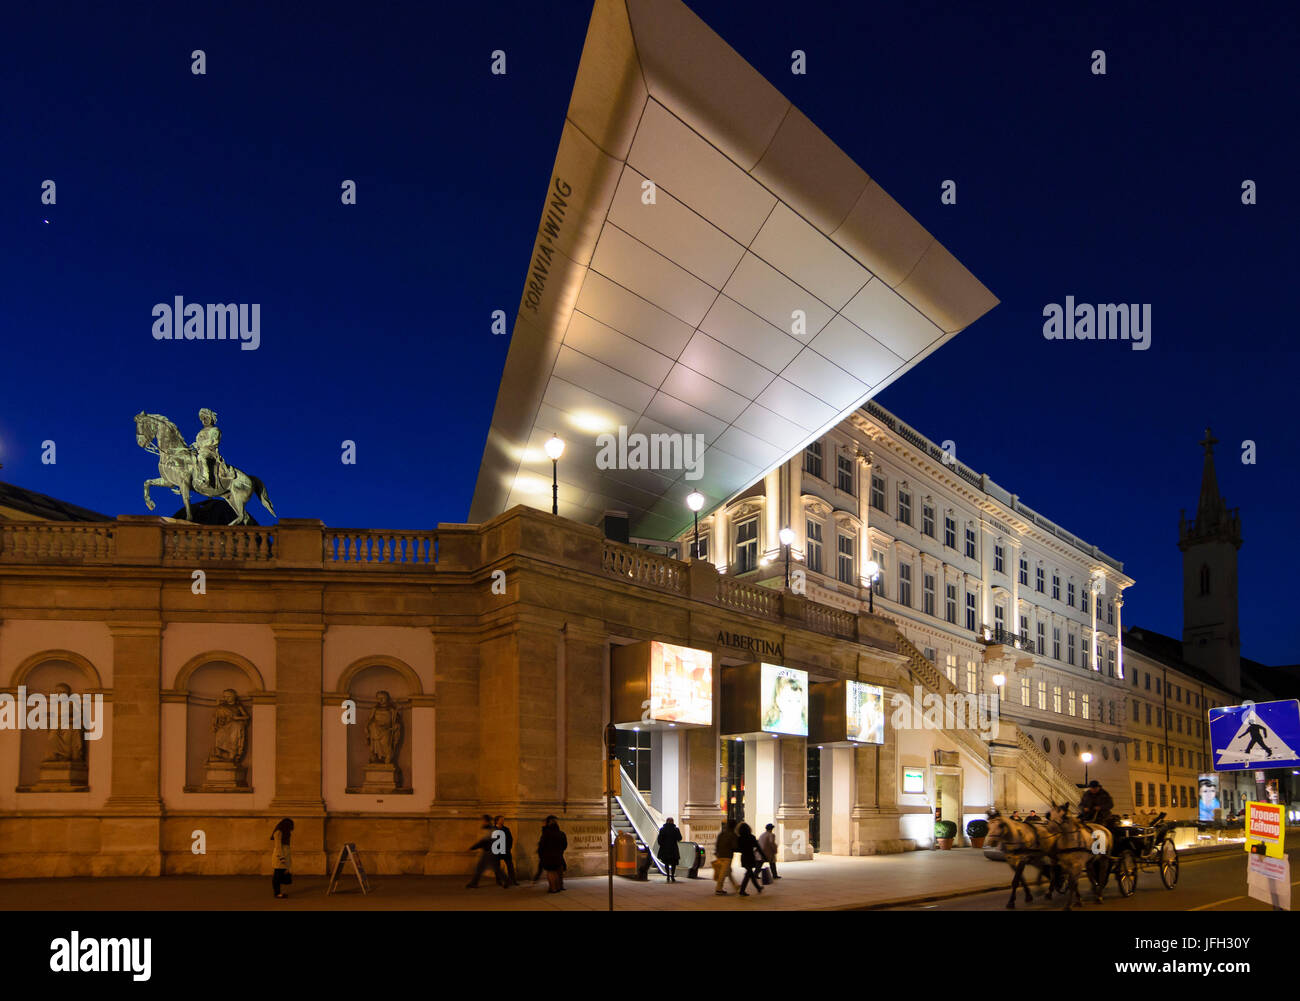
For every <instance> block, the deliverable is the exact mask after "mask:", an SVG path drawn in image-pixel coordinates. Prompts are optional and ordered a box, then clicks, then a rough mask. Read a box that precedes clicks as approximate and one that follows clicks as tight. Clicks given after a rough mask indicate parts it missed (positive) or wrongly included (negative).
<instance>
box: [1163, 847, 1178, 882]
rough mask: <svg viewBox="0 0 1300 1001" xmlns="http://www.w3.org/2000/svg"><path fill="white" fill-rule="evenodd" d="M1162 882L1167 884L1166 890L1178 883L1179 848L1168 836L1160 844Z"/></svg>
mask: <svg viewBox="0 0 1300 1001" xmlns="http://www.w3.org/2000/svg"><path fill="white" fill-rule="evenodd" d="M1160 882H1162V883H1164V884H1165V889H1166V890H1172V889H1173V888H1174V887H1175V886H1176V885H1178V849H1177V848H1175V847H1174V843H1173V841H1172V840H1170V839H1168V838H1166V839H1165V842H1164V844H1162V845H1161V846H1160Z"/></svg>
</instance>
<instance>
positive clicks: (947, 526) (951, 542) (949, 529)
mask: <svg viewBox="0 0 1300 1001" xmlns="http://www.w3.org/2000/svg"><path fill="white" fill-rule="evenodd" d="M943 544H944V545H945V546H947V547H948V548H949V549H956V548H957V522H956V521H954V520H953V519H952V518H951V517H949V516H948V515H944V518H943Z"/></svg>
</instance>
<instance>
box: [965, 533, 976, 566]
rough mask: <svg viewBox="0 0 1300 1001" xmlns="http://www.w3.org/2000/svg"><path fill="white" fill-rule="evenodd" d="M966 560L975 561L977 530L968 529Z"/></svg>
mask: <svg viewBox="0 0 1300 1001" xmlns="http://www.w3.org/2000/svg"><path fill="white" fill-rule="evenodd" d="M966 558H967V559H970V560H973V559H975V529H973V528H968V529H966Z"/></svg>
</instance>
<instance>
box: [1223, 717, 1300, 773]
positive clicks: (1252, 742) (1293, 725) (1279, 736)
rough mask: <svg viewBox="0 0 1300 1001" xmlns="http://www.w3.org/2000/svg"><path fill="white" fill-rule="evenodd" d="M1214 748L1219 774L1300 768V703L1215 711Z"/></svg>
mask: <svg viewBox="0 0 1300 1001" xmlns="http://www.w3.org/2000/svg"><path fill="white" fill-rule="evenodd" d="M1210 747H1211V749H1212V751H1213V755H1214V770H1215V771H1216V772H1231V771H1240V770H1243V769H1246V768H1259V767H1261V766H1262V767H1264V768H1297V767H1300V753H1298V752H1297V751H1296V748H1300V701H1297V700H1296V699H1284V700H1282V701H1280V702H1247V703H1245V704H1244V705H1240V706H1225V707H1223V708H1219V709H1211V710H1210Z"/></svg>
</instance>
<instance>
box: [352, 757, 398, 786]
mask: <svg viewBox="0 0 1300 1001" xmlns="http://www.w3.org/2000/svg"><path fill="white" fill-rule="evenodd" d="M401 780H402V773H401V772H400V771H399V770H398V768H397V766H396V765H385V764H380V763H377V762H372V763H371V764H368V765H366V770H365V778H364V779H363V780H362V783H361V792H365V793H386V792H397V791H398V788H399V787H400V786H401V784H402V781H401Z"/></svg>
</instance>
